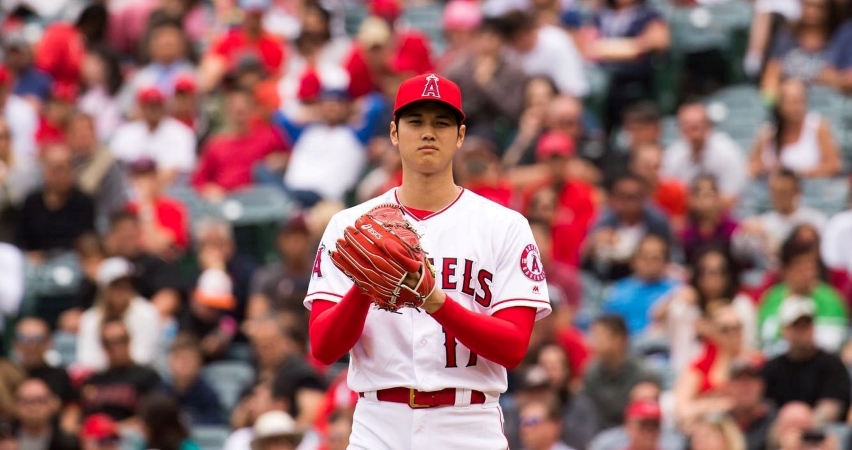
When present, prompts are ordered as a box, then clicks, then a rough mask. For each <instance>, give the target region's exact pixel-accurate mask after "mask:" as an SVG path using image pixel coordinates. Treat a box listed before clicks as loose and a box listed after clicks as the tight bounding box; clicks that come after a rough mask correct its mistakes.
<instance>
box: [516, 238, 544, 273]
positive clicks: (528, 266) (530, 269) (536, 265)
mask: <svg viewBox="0 0 852 450" xmlns="http://www.w3.org/2000/svg"><path fill="white" fill-rule="evenodd" d="M521 271H522V272H524V275H525V276H526V277H527V278H529V279H530V280H533V281H543V280H544V267H543V266H542V264H541V255H539V253H538V248H537V247H536V246H535V244H529V245H527V246H526V247H524V251H523V253H521Z"/></svg>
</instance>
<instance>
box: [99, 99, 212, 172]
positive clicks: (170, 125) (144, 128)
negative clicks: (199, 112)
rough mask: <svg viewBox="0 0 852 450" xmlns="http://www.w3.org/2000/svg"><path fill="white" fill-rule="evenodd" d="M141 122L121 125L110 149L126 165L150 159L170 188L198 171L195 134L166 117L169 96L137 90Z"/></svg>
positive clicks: (176, 121)
mask: <svg viewBox="0 0 852 450" xmlns="http://www.w3.org/2000/svg"><path fill="white" fill-rule="evenodd" d="M136 101H137V102H138V103H139V109H140V113H141V114H140V119H138V120H135V121H132V122H128V123H125V124H123V125H121V126H120V127H119V128H118V129H117V130H115V133H114V134H113V136H112V139H111V140H110V143H109V149H110V151H112V153H113V155H115V157H116V158H118V159H119V160H121V161H123V162H125V163H128V164H129V163H132V162H134V161H138V160H140V159H142V158H150V159H153V160H154V161H156V162H157V167H159V168H160V182H161V183H162V184H163V185H164V186H168V185H169V184H172V183H173V182H175V181H178V177H179V176H181V177H182V176H186V175H189V174H190V173H191V172H192V171H193V169H195V145H196V142H195V133H193V132H192V130H191V129H190V128H189V127H187V126H186V125H184V124H182V123H180V122H179V121H178V120H177V119H175V118H173V117H170V116H168V115H167V114H166V97H165V96H164V95H163V94H162V93H161V92H160V91H159V90H158V89H157V88H154V87H145V88H142V89H140V90H139V91H138V94H137V96H136Z"/></svg>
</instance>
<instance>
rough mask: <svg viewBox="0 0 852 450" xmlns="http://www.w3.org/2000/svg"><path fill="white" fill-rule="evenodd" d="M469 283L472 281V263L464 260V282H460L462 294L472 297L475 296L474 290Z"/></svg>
mask: <svg viewBox="0 0 852 450" xmlns="http://www.w3.org/2000/svg"><path fill="white" fill-rule="evenodd" d="M471 281H473V261H471V260H469V259H466V260H464V280H463V281H462V288H461V291H462V294H465V295H469V296H471V297H473V296H474V295H476V288H475V287H474V286H472V285H471Z"/></svg>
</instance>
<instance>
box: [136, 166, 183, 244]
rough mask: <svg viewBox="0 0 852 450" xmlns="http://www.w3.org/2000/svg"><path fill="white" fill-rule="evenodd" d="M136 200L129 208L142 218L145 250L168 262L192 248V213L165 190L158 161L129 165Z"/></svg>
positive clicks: (140, 223) (141, 224)
mask: <svg viewBox="0 0 852 450" xmlns="http://www.w3.org/2000/svg"><path fill="white" fill-rule="evenodd" d="M128 169H129V172H130V185H131V187H132V189H133V191H134V193H135V194H136V195H135V199H134V200H133V201H131V202H130V203H128V204H127V210H128V211H129V212H130V213H131V214H135V215H136V217H138V218H139V225H140V227H141V231H142V242H141V245H142V249H143V251H145V252H146V253H149V254H152V255H155V256H157V257H159V258H161V259H162V260H164V261H176V260H177V259H178V258H179V257H180V256H181V255H182V254H183V253H184V252H185V251H186V250H187V249H188V248H189V213H187V211H186V207H185V206H184V205H183V204H182V203H181V202H179V201H178V200H175V199H173V198H171V197H168V196H166V195H164V194H163V193H162V190H163V187H162V185H160V183H159V182H158V178H159V172H158V171H157V162H156V161H154V160H152V159H149V158H142V159H140V160H138V161H134V162H133V163H132V164H130V167H128Z"/></svg>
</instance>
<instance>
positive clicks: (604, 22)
mask: <svg viewBox="0 0 852 450" xmlns="http://www.w3.org/2000/svg"><path fill="white" fill-rule="evenodd" d="M592 24H593V25H592V26H593V29H592V30H586V32H583V31H581V35H582V36H584V37H585V36H589V37H590V38H585V39H584V38H581V42H582V44H581V47H582V50H583V53H584V54H585V57H586V58H587V59H591V60H593V61H596V62H597V63H598V65H600V67H601V68H602V69H603V70H604V71H605V72H607V73H608V74H609V76H610V81H609V83H610V84H609V94H608V96H607V99H606V107H605V110H604V123H605V128H606V131H607V134H608V135H609V134H611V133H612V131H613V130H614V129H615V127H616V126H617V125H618V124H619V123H620V119H621V115H622V112H623V111H624V108H625V107H626V106H628V105H630V104H631V103H634V102H637V101H640V100H646V99H649V98H652V97H653V95H654V84H653V83H654V79H653V75H654V70H653V65H652V63H651V56H652V55H653V54H654V53H657V52H663V51H666V50H668V48H669V45H670V39H671V37H670V33H669V27H668V24H666V22H665V20H664V19H663V17H662V15H661V14H660V13H659V12H657V11H656V10H655V9H654V8H653V7H651V6H648V2H647V1H646V0H626V1H625V0H610V1H607V2H606V3H605V6H604V7H603V8H602V9H601V10H600V12H598V13H596V14H595V15H594V17H593V19H592Z"/></svg>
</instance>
